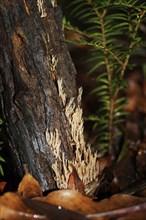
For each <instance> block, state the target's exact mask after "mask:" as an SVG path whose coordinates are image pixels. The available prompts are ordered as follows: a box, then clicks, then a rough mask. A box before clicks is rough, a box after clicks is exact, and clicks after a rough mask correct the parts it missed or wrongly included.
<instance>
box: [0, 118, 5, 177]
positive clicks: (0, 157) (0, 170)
mask: <svg viewBox="0 0 146 220" xmlns="http://www.w3.org/2000/svg"><path fill="white" fill-rule="evenodd" d="M2 124H3V121H2V119H0V126H1V125H2ZM0 132H1V127H0ZM1 144H3V142H2V141H0V145H1ZM0 150H1V148H0ZM1 162H2V163H3V162H5V160H4V158H3V157H2V156H1V155H0V174H1V175H2V176H3V175H4V171H3V167H2V164H1Z"/></svg>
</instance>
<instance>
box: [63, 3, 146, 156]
mask: <svg viewBox="0 0 146 220" xmlns="http://www.w3.org/2000/svg"><path fill="white" fill-rule="evenodd" d="M69 7H71V8H72V12H71V15H70V16H72V17H74V18H75V19H76V20H78V21H79V22H82V24H83V25H82V30H80V29H79V27H78V28H77V27H76V28H75V27H72V26H71V25H70V23H68V22H67V23H65V25H66V27H67V28H69V29H72V30H75V31H77V32H79V33H80V34H81V35H82V36H84V40H78V41H72V42H74V43H77V44H84V45H89V46H90V48H91V56H90V58H89V59H88V62H92V63H94V64H93V66H92V68H91V69H90V70H89V74H93V73H94V80H96V81H97V87H96V88H95V89H94V90H93V91H92V92H93V93H96V94H97V96H98V98H99V99H100V105H99V107H98V111H97V115H92V116H90V117H89V119H90V120H93V121H94V129H95V130H96V136H97V139H98V146H99V147H98V148H99V149H102V150H104V151H108V152H109V154H110V155H111V157H112V158H113V159H114V152H113V151H114V148H113V142H114V134H115V130H116V127H117V126H118V125H120V123H121V122H122V121H123V119H124V115H125V112H124V111H123V108H124V106H125V103H126V100H125V98H124V97H121V96H119V92H120V91H121V90H122V89H123V88H124V87H125V85H126V82H125V80H124V75H125V72H126V71H127V69H128V68H131V67H132V66H131V65H130V64H129V60H130V58H131V57H132V56H133V54H134V52H135V50H136V49H137V48H138V47H140V46H141V38H140V36H138V30H139V27H140V24H141V22H142V20H143V19H144V18H145V15H146V3H145V1H143V2H142V1H139V0H117V1H113V0H102V1H99V0H73V1H72V2H71V3H70V6H69ZM95 72H96V74H95ZM116 135H117V134H116Z"/></svg>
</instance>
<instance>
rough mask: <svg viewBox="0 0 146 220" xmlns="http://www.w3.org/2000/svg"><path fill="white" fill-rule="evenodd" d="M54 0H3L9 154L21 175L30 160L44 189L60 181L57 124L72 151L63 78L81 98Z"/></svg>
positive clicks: (0, 73)
mask: <svg viewBox="0 0 146 220" xmlns="http://www.w3.org/2000/svg"><path fill="white" fill-rule="evenodd" d="M54 2H55V1H53V0H38V1H34V0H11V1H10V0H0V77H1V103H2V110H3V114H4V118H5V121H6V125H7V130H8V134H9V140H10V154H11V157H12V159H13V166H15V170H16V171H17V172H18V175H19V176H22V175H23V172H24V169H23V167H24V165H26V166H27V167H28V169H29V172H31V173H32V174H33V176H34V177H35V178H37V179H38V181H39V183H40V185H41V187H42V189H43V190H48V189H52V188H54V187H56V184H55V181H54V177H53V175H54V174H53V171H52V168H51V166H52V164H53V163H54V157H53V153H52V150H51V147H50V145H49V143H48V142H47V141H46V130H48V131H53V130H54V129H58V132H59V135H60V137H61V149H62V151H63V152H65V156H66V157H67V158H69V159H71V158H72V157H73V153H72V149H70V148H71V147H70V138H71V137H70V132H69V129H70V125H69V123H68V121H67V119H66V115H65V114H64V111H63V106H62V103H61V101H60V97H59V94H58V86H57V80H58V79H59V78H62V79H63V81H62V82H63V90H64V92H65V94H67V99H68V100H69V99H71V97H75V102H76V100H77V92H76V83H75V74H76V72H75V69H74V65H73V64H72V61H71V58H70V55H69V53H68V50H67V47H66V45H65V43H64V37H63V33H62V26H61V11H60V10H59V8H58V6H56V5H55V3H54ZM37 3H38V5H37ZM39 3H40V4H39ZM41 3H42V5H41ZM10 165H11V164H10ZM13 169H14V167H13Z"/></svg>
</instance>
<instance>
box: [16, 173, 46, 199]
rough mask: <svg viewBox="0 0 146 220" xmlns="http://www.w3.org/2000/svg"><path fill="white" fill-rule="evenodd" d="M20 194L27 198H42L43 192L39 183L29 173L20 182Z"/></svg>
mask: <svg viewBox="0 0 146 220" xmlns="http://www.w3.org/2000/svg"><path fill="white" fill-rule="evenodd" d="M18 193H19V194H20V195H21V196H23V197H25V198H33V197H36V196H42V190H41V187H40V185H39V183H38V181H37V180H36V179H35V178H34V177H33V176H32V175H31V174H29V173H27V174H25V176H24V177H23V179H22V181H21V182H20V184H19V186H18Z"/></svg>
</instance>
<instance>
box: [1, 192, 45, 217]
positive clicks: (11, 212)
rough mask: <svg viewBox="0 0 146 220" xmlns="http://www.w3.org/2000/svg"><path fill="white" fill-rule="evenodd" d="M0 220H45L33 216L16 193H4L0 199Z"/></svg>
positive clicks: (31, 211) (33, 213)
mask: <svg viewBox="0 0 146 220" xmlns="http://www.w3.org/2000/svg"><path fill="white" fill-rule="evenodd" d="M0 219H4V220H10V219H11V220H21V219H27V220H28V219H29V220H31V219H44V220H45V219H46V218H45V217H44V216H40V215H37V214H35V212H34V211H33V210H31V209H30V208H28V207H27V206H26V205H25V204H24V203H23V201H22V199H21V197H20V196H19V195H17V194H16V193H11V192H9V193H5V194H4V195H3V196H1V197H0Z"/></svg>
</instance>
